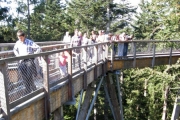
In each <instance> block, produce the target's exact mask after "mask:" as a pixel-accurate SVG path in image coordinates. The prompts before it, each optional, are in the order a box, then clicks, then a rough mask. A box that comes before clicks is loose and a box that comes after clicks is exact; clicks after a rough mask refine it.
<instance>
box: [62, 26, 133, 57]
mask: <svg viewBox="0 0 180 120" xmlns="http://www.w3.org/2000/svg"><path fill="white" fill-rule="evenodd" d="M132 39H133V35H128V34H126V33H125V32H123V33H121V34H116V35H114V34H112V33H109V34H105V31H104V30H99V31H98V34H96V33H95V31H91V35H90V36H89V38H88V37H87V33H84V34H83V35H82V32H81V31H78V30H77V29H76V30H75V31H74V35H73V36H72V37H71V36H70V35H69V32H66V34H65V36H64V38H63V42H68V43H70V47H77V46H81V45H88V44H93V43H100V42H112V41H129V40H132ZM101 47H102V46H100V49H99V51H98V52H102V51H101V50H102V48H101ZM117 51H118V54H117V56H118V57H120V58H122V57H125V56H127V52H128V42H125V43H124V42H123V43H120V42H119V43H117V44H115V46H114V53H115V54H116V53H117ZM79 52H80V51H78V52H76V51H75V52H74V54H76V53H79Z"/></svg>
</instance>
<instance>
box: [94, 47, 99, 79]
mask: <svg viewBox="0 0 180 120" xmlns="http://www.w3.org/2000/svg"><path fill="white" fill-rule="evenodd" d="M94 63H95V68H94V80H96V79H97V65H98V45H95V46H94Z"/></svg>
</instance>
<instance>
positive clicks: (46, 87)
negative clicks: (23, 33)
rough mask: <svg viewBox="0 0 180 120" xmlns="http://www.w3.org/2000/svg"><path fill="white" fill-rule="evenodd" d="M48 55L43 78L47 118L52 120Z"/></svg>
mask: <svg viewBox="0 0 180 120" xmlns="http://www.w3.org/2000/svg"><path fill="white" fill-rule="evenodd" d="M48 59H49V58H48V55H47V56H45V61H44V62H43V63H44V64H43V78H44V90H45V118H46V120H49V118H50V112H51V110H50V90H49V66H48Z"/></svg>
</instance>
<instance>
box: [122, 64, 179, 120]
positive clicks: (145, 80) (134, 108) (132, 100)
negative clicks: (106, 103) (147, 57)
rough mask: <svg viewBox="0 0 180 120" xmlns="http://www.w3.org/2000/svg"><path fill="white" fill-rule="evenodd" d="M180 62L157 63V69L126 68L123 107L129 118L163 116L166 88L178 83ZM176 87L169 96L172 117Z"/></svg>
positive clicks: (140, 119) (168, 106)
mask: <svg viewBox="0 0 180 120" xmlns="http://www.w3.org/2000/svg"><path fill="white" fill-rule="evenodd" d="M179 69H180V65H179V64H177V65H173V66H157V67H155V68H154V69H151V68H145V69H131V70H125V71H124V81H123V84H122V85H121V86H122V90H123V105H124V106H123V107H124V116H125V119H126V120H132V119H138V120H145V119H150V120H158V119H161V117H162V112H163V102H164V99H165V98H164V90H165V88H166V87H167V86H169V87H170V88H174V87H178V86H179V85H178V84H177V81H178V80H179ZM175 97H176V91H170V90H169V93H168V99H167V103H168V105H167V108H168V110H167V119H170V118H171V114H172V111H173V110H172V109H173V103H174V100H175Z"/></svg>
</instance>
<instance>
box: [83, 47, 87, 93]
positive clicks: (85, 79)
mask: <svg viewBox="0 0 180 120" xmlns="http://www.w3.org/2000/svg"><path fill="white" fill-rule="evenodd" d="M83 58H84V82H83V87H84V89H85V90H86V89H87V47H85V48H83Z"/></svg>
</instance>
